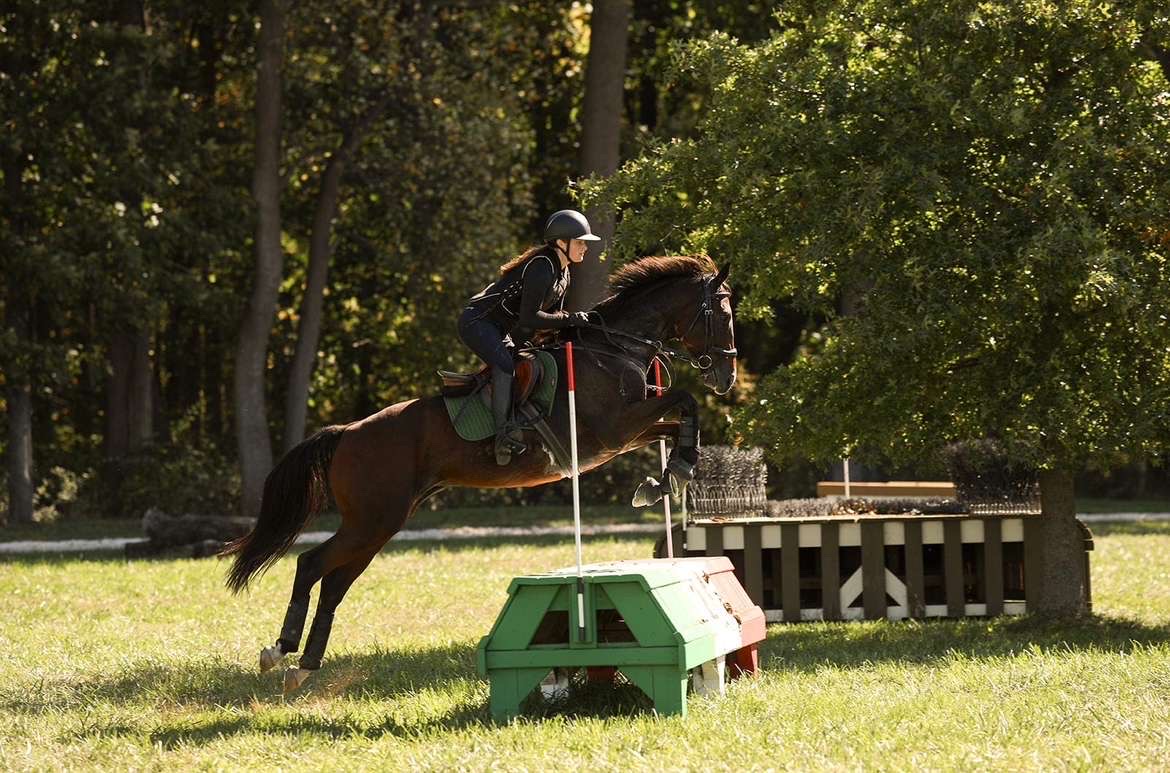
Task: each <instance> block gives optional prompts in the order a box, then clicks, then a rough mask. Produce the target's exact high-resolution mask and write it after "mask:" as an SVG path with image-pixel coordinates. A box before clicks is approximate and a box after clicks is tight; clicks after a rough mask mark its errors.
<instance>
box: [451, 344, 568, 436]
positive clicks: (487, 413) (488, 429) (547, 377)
mask: <svg viewBox="0 0 1170 773" xmlns="http://www.w3.org/2000/svg"><path fill="white" fill-rule="evenodd" d="M536 357H537V359H538V360H539V361H540V367H541V371H542V374H543V375H542V376H541V379H540V383H539V384H537V385H536V389H535V390H533V392H532V395H531V396H530V397H529V398H528V402H530V403H532V404H533V405H535V406H536V407H537V408H539V409H540V414H541V415H542V416H548V415H549V412H550V411H551V410H552V404H553V398H554V397H556V394H557V362H556V360H554V359H553V356H552V355H551V354H549V353H548V352H545V351H538V352H536ZM443 402H445V403H447V415H448V416H450V417H451V423H452V424H453V425H455V431H456V432H457V433H458V434H459V437H461V438H463V439H464V440H483V439H484V438H489V437H491V436H492V435H494V434H496V423H495V420H494V419H493V418H492V411H491V409H490V408H488V406H487V405H485V404H484V401H483V398H482V397H481V396H480V394H479V392H476V393H475V394H470V395H467V396H466V397H444V398H443Z"/></svg>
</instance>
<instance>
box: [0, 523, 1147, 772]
mask: <svg viewBox="0 0 1170 773" xmlns="http://www.w3.org/2000/svg"><path fill="white" fill-rule="evenodd" d="M1094 532H1095V533H1096V535H1097V539H1096V552H1095V553H1094V554H1093V589H1094V608H1095V610H1096V613H1097V615H1096V617H1094V618H1092V619H1088V620H1085V621H1083V622H1076V623H1063V624H1053V623H1046V622H1043V621H1039V620H1035V619H1002V618H1001V619H995V620H966V621H936V622H929V623H914V622H904V623H882V622H871V623H852V624H828V623H825V624H820V623H815V624H801V625H795V626H781V625H776V626H772V627H770V628H769V631H768V639H767V641H766V642H765V644H764V645H763V648H762V653H761V660H762V667H763V673H762V675H761V676H759V677H758V678H755V679H751V680H741V681H739V682H737V683H734V684H733V685H732V686H731V687H730V689H729V691H728V695H727V696H726V697H725V698H722V699H705V698H695V697H692V698H691V700H690V713H689V715H688V716H687V718H686V719H678V718H658V717H655V716H654V715H653V714H651V713H649V712H647V711H646V710H645V705H646V703H645V701H644V700H642V699H641V698H640V696H639V694H637V693H636V691H634V690H633V688H625V689H624V690H618V691H612V690H610V691H606V692H592V693H590V694H589V695H587V696H585V697H584V698H583V699H581V700H577V701H570V702H569V703H567V704H565V705H561V706H537V707H536V712H535V714H533V715H530V716H526V717H524V718H522V719H520V720H519V721H517V722H515V723H513V724H510V725H495V724H493V723H492V722H491V721H490V720H489V718H488V714H487V705H486V704H487V685H486V683H485V682H483V681H481V680H480V679H479V678H478V677H477V676H476V673H475V666H474V662H475V658H474V651H475V645H476V642H477V641H478V639H479V637H480V636H482V635H483V634H484V633H486V632H487V630H488V629H489V628H490V626H491V624H492V621H493V620H494V618H495V615H496V613H497V612H498V610H499V607H500V605H501V603H502V602H503V600H504V597H505V590H506V587H507V583H508V581H509V579H510V578H511V577H513V576H515V575H517V574H523V573H527V572H532V571H543V570H546V569H552V568H556V567H561V566H566V565H569V564H570V563H571V562H572V556H573V549H572V544H571V541H568V540H555V539H542V540H533V541H530V542H528V543H526V544H516V543H508V542H492V541H481V542H474V543H466V542H463V543H446V544H437V543H404V544H403V545H402V546H394V545H393V543H392V545H391V547H390V548H389V549H388V550H387V551H385V552H384V553H383V554H382V555H381V556H379V557H378V558H377V559H376V560H375V561H374V563H373V564H372V565H371V566H370V568H369V570H368V571H367V572H366V573H365V575H363V576H362V578H361V579H360V580H359V581H358V583H357V584H356V585H355V587H354V589H353V590H352V591H351V593H350V595H349V597H348V598H347V599H346V601H345V603H344V604H342V606H341V607H340V609H339V610H338V616H337V623H336V625H335V627H334V630H333V637H332V642H331V649H330V653H329V655H328V656H327V659H326V663H325V666H324V668H323V669H322V670H321V671H320V672H319V673H317V674H316V675H315V676H314V677H313V678H312V679H311V680H310V681H309V683H308V684H307V685H306V687H305V688H304V689H303V691H302V693H301V694H299V695H297V696H296V697H295V698H292V699H290V700H288V701H285V700H283V699H282V698H281V696H280V684H279V679H280V677H279V674H278V673H276V672H273V673H269V674H266V675H261V674H258V673H257V669H256V666H255V661H256V656H257V652H258V650H259V648H260V647H261V646H262V645H265V644H269V643H271V642H272V640H273V639H274V638H275V635H276V633H277V630H278V628H279V626H280V621H281V617H282V615H283V612H284V607H285V604H286V603H287V594H288V590H289V586H290V582H291V577H292V570H293V562H292V561H290V560H284V561H281V562H280V563H278V564H277V565H276V566H275V567H274V568H273V570H272V571H271V572H270V573H269V574H268V575H266V576H265V577H264V578H263V579H262V580H261V581H260V583H259V584H258V586H257V587H256V588H255V589H254V590H253V591H252V592H251V593H250V594H247V595H244V596H240V597H233V596H230V595H228V593H227V592H226V591H225V590H224V589H223V586H222V577H223V571H224V568H225V564H223V563H219V562H216V561H214V560H202V561H193V560H171V561H160V562H134V563H127V562H126V561H124V560H122V559H120V558H114V557H110V556H100V555H93V556H83V557H76V556H69V557H47V558H46V557H28V558H20V559H4V560H2V561H0V599H3V608H4V613H3V616H2V618H0V666H2V672H3V674H4V678H3V679H2V680H0V768H3V769H31V768H36V769H58V768H71V769H78V768H80V769H92V768H117V769H125V768H135V769H161V768H165V769H180V768H211V769H240V768H259V767H263V768H278V767H279V768H285V769H298V770H301V769H314V770H320V769H326V770H358V769H362V770H368V769H371V768H375V769H377V768H381V769H417V768H422V769H450V768H454V769H470V770H483V769H494V770H548V769H566V768H572V769H585V768H601V769H611V768H622V769H632V770H662V769H703V770H708V769H730V768H741V767H746V768H752V769H767V768H776V769H781V768H782V769H793V768H795V769H823V768H835V769H841V768H850V769H855V768H872V769H893V770H906V769H912V768H913V769H917V768H927V769H943V770H959V769H964V770H965V769H971V768H978V769H984V768H987V769H1008V770H1020V769H1025V770H1050V769H1056V770H1066V769H1077V770H1080V769H1109V770H1113V769H1129V770H1132V769H1149V770H1156V769H1166V768H1167V767H1170V719H1168V717H1170V524H1166V523H1146V524H1127V525H1118V526H1108V527H1107V526H1103V525H1098V526H1096V527H1095V528H1094ZM650 547H651V540H650V539H649V538H636V539H622V540H615V539H608V538H597V539H591V540H588V541H587V543H586V558H587V560H590V561H600V560H606V559H618V558H643V557H646V556H647V555H648V554H649V552H650Z"/></svg>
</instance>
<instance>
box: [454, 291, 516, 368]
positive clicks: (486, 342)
mask: <svg viewBox="0 0 1170 773" xmlns="http://www.w3.org/2000/svg"><path fill="white" fill-rule="evenodd" d="M459 340H461V341H463V343H465V344H467V347H468V348H469V349H471V351H473V352H475V353H476V354H478V355H479V356H480V359H482V360H483V361H484V362H486V363H487V364H488V365H491V366H492V367H494V368H499V369H500V370H502V371H504V372H505V373H508V374H513V373H514V372H515V369H516V366H515V365H514V364H513V362H512V352H511V351H510V350H509V348H508V347H509V344H510V343H511V339H510V338H509V337H508V336H507V335H506V334H505V333H504V331H502V330H500V328H498V327H496V325H495V324H494V323H492V322H490V321H489V320H488V319H486V318H485V317H484V316H483V312H481V311H479V310H477V309H475V308H471V307H469V308H466V309H464V310H463V313H462V314H461V315H460V316H459Z"/></svg>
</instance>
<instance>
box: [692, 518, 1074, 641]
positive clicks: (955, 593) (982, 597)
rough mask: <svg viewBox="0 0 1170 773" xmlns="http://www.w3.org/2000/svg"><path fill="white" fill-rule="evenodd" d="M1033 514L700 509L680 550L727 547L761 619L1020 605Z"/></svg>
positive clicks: (722, 551) (1034, 533)
mask: <svg viewBox="0 0 1170 773" xmlns="http://www.w3.org/2000/svg"><path fill="white" fill-rule="evenodd" d="M1039 519H1040V515H1039V514H1014V515H991V514H987V515H929V516H922V515H918V516H904V517H903V516H890V515H874V516H855V515H850V516H824V517H810V518H743V519H739V518H737V519H724V518H708V519H704V518H699V519H694V520H692V521H690V522H689V523H688V525H687V529H686V544H685V555H688V556H702V555H705V556H720V555H722V556H727V557H728V558H729V559H730V560H731V562H732V564H733V565H734V567H735V573H736V575H737V576H738V577H739V579H740V581H741V582H742V583H743V585H744V588H745V589H746V590H747V593H748V596H749V597H750V598H751V600H752V602H754V603H755V604H758V605H759V606H760V607H762V608H763V609H764V614H765V616H766V619H767V620H768V621H769V622H780V621H785V622H791V621H799V620H856V619H870V620H872V619H880V618H888V619H891V620H897V619H903V618H926V617H963V616H982V615H1001V614H1006V615H1019V614H1023V613H1025V612H1027V611H1028V610H1029V608H1030V607H1032V606H1033V605H1034V604H1035V603H1036V601H1037V599H1036V598H1035V593H1036V588H1035V586H1036V583H1034V582H1029V580H1028V573H1027V568H1028V566H1035V565H1037V562H1038V559H1037V558H1036V556H1037V551H1038V549H1039V538H1040V529H1039V527H1040V520H1039ZM1082 528H1084V527H1083V525H1082ZM1084 533H1085V562H1086V565H1087V563H1088V560H1089V556H1088V551H1090V550H1092V549H1093V543H1092V535H1091V534H1090V533H1089V531H1088V529H1087V528H1086V529H1084ZM1086 574H1087V571H1086ZM1088 593H1089V592H1088V588H1086V596H1088ZM1086 601H1087V602H1088V601H1091V598H1086Z"/></svg>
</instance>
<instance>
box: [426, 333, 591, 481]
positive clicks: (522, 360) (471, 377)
mask: <svg viewBox="0 0 1170 773" xmlns="http://www.w3.org/2000/svg"><path fill="white" fill-rule="evenodd" d="M439 376H440V378H442V380H443V382H442V387H441V392H442V396H443V402H444V403H446V406H447V415H448V417H449V418H450V419H451V425H452V426H453V427H454V428H455V432H456V433H457V434H458V435H459V437H461V438H463V439H464V440H469V441H472V442H475V441H479V440H484V439H487V438H490V437H491V436H492V435H494V434H495V433H496V426H495V421H494V420H493V417H492V410H491V380H492V379H491V369H490V368H482V369H480V370H478V371H476V372H474V373H451V372H450V371H442V370H441V371H439ZM558 376H559V374H558V373H557V365H556V360H554V359H553V357H552V355H551V354H549V353H548V352H546V351H535V352H525V353H523V354H521V355H520V356H519V357H518V358H517V359H516V375H515V381H514V382H513V384H514V386H513V388H512V395H513V404H514V405H515V409H514V414H515V416H514V418H515V419H516V420H517V421H518V422H519V424H520V425H521V427H523V428H524V429H525V430H528V429H531V430H533V431H535V432H536V433H537V434H538V435H539V436H540V444H541V446H542V447H543V448H544V451H545V453H547V454H548V458H549V467H550V470H552V471H556V472H558V473H559V474H560V475H561V476H562V477H566V478H567V477H569V476H570V475H571V474H572V467H571V461H570V458H569V452H568V450H566V448H565V445H564V443H563V442H562V441H561V440H560V438H558V437H557V436H556V433H554V432H553V430H552V428H551V427H550V426H549V424H548V421H547V419H548V416H549V414H550V413H551V411H552V405H553V401H554V399H555V397H556V391H557V380H558Z"/></svg>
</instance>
